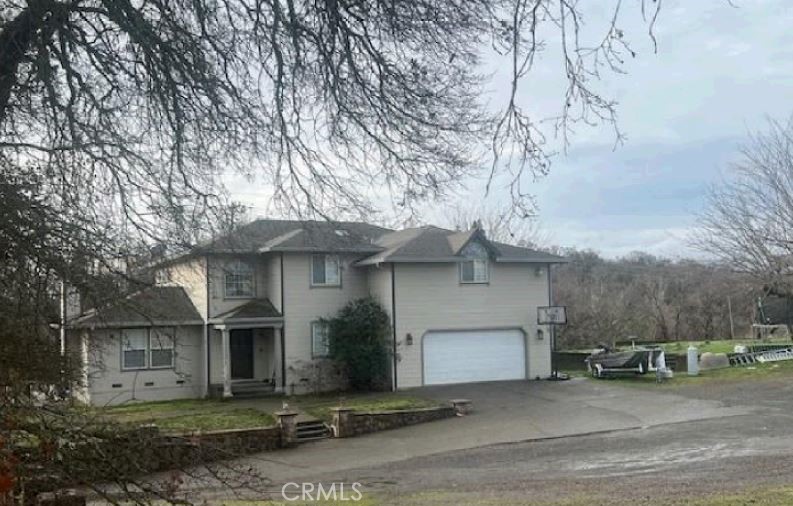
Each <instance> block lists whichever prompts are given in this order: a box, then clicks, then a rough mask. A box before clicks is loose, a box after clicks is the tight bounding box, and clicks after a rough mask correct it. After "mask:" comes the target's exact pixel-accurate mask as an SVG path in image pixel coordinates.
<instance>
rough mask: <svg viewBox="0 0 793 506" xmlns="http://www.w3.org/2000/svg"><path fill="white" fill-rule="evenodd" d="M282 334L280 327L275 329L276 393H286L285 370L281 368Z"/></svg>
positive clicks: (274, 363) (274, 364)
mask: <svg viewBox="0 0 793 506" xmlns="http://www.w3.org/2000/svg"><path fill="white" fill-rule="evenodd" d="M281 332H282V330H281V329H280V328H279V327H275V328H273V355H274V357H273V370H274V371H275V385H274V386H275V391H276V392H283V391H284V379H283V368H282V367H281V360H282V359H281V357H282V353H281V345H282V343H281Z"/></svg>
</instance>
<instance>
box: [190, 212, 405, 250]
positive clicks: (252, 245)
mask: <svg viewBox="0 0 793 506" xmlns="http://www.w3.org/2000/svg"><path fill="white" fill-rule="evenodd" d="M388 232H391V230H389V229H387V228H383V227H379V226H377V225H370V224H368V223H358V222H350V221H335V222H332V221H297V220H256V221H253V222H251V223H249V224H247V225H243V226H241V227H240V228H239V229H237V230H235V231H234V232H232V233H230V234H228V235H226V236H224V237H221V238H219V239H217V240H214V241H212V242H211V243H209V244H207V245H205V246H203V247H200V248H198V250H199V251H200V252H233V251H241V252H260V251H353V252H355V251H360V252H376V251H380V250H381V249H382V248H381V247H379V246H376V245H375V244H374V241H375V239H377V238H378V237H380V236H382V235H383V234H385V233H388Z"/></svg>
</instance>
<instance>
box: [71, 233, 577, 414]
mask: <svg viewBox="0 0 793 506" xmlns="http://www.w3.org/2000/svg"><path fill="white" fill-rule="evenodd" d="M563 261H564V260H563V259H562V258H561V257H558V256H555V255H550V254H547V253H543V252H539V251H536V250H532V249H528V248H522V247H516V246H510V245H507V244H502V243H498V242H494V241H490V240H489V239H488V238H487V237H486V236H485V234H484V232H483V231H481V230H478V229H473V230H469V231H462V232H461V231H452V230H446V229H442V228H438V227H432V226H427V227H419V228H411V229H405V230H400V231H392V230H388V229H384V228H381V227H378V226H374V225H369V224H366V223H353V222H300V221H288V220H258V221H255V222H252V223H250V224H248V225H245V226H243V227H241V228H240V229H238V230H237V231H236V232H234V233H232V234H230V235H228V236H226V237H222V238H220V239H218V240H216V241H213V242H212V243H210V244H208V245H205V246H203V247H201V248H197V249H195V250H194V251H192V252H190V253H188V254H186V255H182V256H179V257H177V258H172V259H169V260H167V261H164V262H162V263H160V264H159V265H157V266H155V279H156V282H155V285H154V286H152V287H150V288H147V289H145V290H143V291H141V292H139V293H136V294H133V295H131V296H130V297H128V298H127V299H125V300H124V301H123V303H122V304H121V305H118V304H116V305H114V306H113V307H108V308H105V309H103V310H101V311H92V312H89V313H88V314H86V315H82V316H80V317H78V318H76V319H74V320H72V321H71V330H70V341H71V342H72V344H71V346H73V348H74V349H76V350H81V351H80V356H81V358H82V360H83V361H84V362H85V365H86V367H85V370H86V380H87V384H88V387H87V389H86V391H85V392H84V394H83V395H84V396H85V397H86V399H87V400H88V401H90V402H92V403H95V404H103V403H119V402H124V401H127V400H129V399H133V398H134V399H145V400H160V399H162V400H164V399H173V398H188V397H200V396H206V395H211V394H217V395H222V396H224V397H231V396H234V395H241V394H248V393H267V392H288V393H291V392H295V393H301V392H307V391H315V390H333V389H337V388H340V387H343V386H344V378H343V374H341V371H339V370H337V368H336V366H335V365H334V364H332V363H330V361H329V360H328V359H327V354H328V343H327V331H326V329H325V328H324V327H323V325H322V324H321V323H320V320H321V319H322V318H325V317H329V316H332V315H334V314H335V313H336V312H337V311H338V310H339V309H341V308H342V307H343V306H344V305H345V304H347V303H348V302H349V301H351V300H353V299H356V298H360V297H366V296H371V297H373V298H374V299H376V300H377V301H379V302H380V304H381V305H382V306H383V308H384V309H385V310H386V311H387V312H388V313H389V315H390V317H391V324H392V331H393V342H392V343H391V345H392V346H393V351H394V356H393V363H392V365H391V370H390V371H389V373H390V375H391V378H392V384H393V387H394V388H395V389H401V388H409V387H417V386H422V385H431V384H444V383H461V382H471V381H490V380H503V379H525V378H531V379H534V378H543V377H547V376H548V375H549V374H550V370H551V349H550V339H549V337H548V336H549V329H547V328H546V327H545V326H540V325H538V324H537V309H536V308H537V307H538V306H544V305H548V304H549V302H550V290H549V283H550V275H551V266H552V265H553V264H556V263H561V262H563ZM88 349H96V350H98V351H97V352H96V353H95V354H94V355H95V356H93V357H92V356H90V355H91V354H89V353H87V351H86V350H88Z"/></svg>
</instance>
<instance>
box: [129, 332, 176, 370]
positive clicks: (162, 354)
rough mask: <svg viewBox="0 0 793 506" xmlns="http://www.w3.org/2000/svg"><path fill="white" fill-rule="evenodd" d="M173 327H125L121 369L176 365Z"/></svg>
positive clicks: (159, 367)
mask: <svg viewBox="0 0 793 506" xmlns="http://www.w3.org/2000/svg"><path fill="white" fill-rule="evenodd" d="M175 332H176V331H175V329H174V328H173V327H162V328H152V329H123V330H122V331H121V369H122V370H124V371H129V370H136V369H165V368H171V367H173V365H174V336H175Z"/></svg>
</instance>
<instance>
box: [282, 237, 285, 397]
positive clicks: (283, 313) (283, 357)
mask: <svg viewBox="0 0 793 506" xmlns="http://www.w3.org/2000/svg"><path fill="white" fill-rule="evenodd" d="M285 308H286V300H285V299H284V252H283V251H282V252H281V318H283V324H282V325H281V388H282V389H283V391H284V392H286V311H284V309H285Z"/></svg>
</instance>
